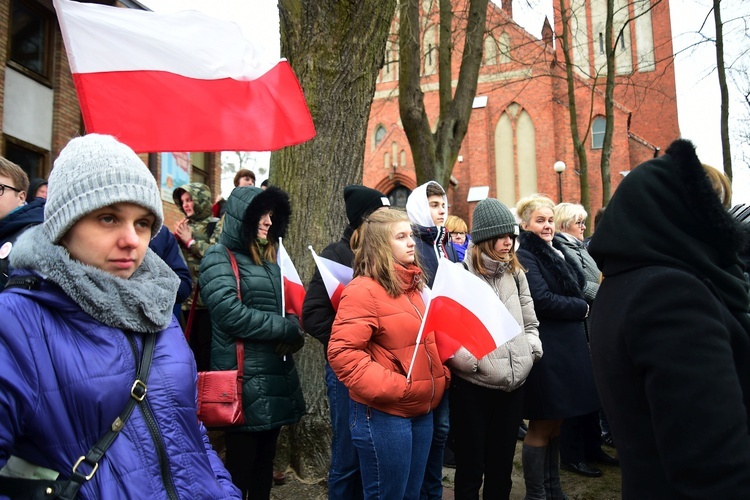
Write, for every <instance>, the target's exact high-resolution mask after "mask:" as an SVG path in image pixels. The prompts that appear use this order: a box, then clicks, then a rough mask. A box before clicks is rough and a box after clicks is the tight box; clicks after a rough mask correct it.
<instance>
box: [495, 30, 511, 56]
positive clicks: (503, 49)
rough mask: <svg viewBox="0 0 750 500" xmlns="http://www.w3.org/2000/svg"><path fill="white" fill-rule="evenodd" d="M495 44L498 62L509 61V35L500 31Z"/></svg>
mask: <svg viewBox="0 0 750 500" xmlns="http://www.w3.org/2000/svg"><path fill="white" fill-rule="evenodd" d="M497 46H498V50H499V52H500V53H499V54H498V63H500V64H505V63H509V62H510V35H509V34H507V33H502V34H501V35H500V38H499V39H498V40H497Z"/></svg>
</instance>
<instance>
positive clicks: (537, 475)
mask: <svg viewBox="0 0 750 500" xmlns="http://www.w3.org/2000/svg"><path fill="white" fill-rule="evenodd" d="M546 454H547V447H546V446H529V445H527V444H526V443H524V445H523V451H522V452H521V464H522V465H523V480H524V482H525V483H526V496H525V497H524V500H546V498H547V496H546V494H545V492H544V469H545V456H546Z"/></svg>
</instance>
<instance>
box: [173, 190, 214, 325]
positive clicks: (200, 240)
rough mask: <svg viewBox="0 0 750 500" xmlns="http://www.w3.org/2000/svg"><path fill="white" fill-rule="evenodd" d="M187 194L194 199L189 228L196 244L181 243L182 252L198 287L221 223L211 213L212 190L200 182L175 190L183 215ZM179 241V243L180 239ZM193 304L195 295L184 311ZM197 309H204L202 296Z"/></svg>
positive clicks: (186, 303) (176, 199) (190, 298)
mask: <svg viewBox="0 0 750 500" xmlns="http://www.w3.org/2000/svg"><path fill="white" fill-rule="evenodd" d="M185 192H188V193H190V196H192V197H193V210H194V214H193V215H192V216H191V217H189V218H188V227H190V231H192V233H193V239H194V240H195V243H193V244H192V245H190V248H187V247H185V245H184V244H183V243H182V241H180V250H181V251H182V256H183V257H185V261H186V262H187V265H188V268H189V269H190V275H191V276H192V278H193V283H194V286H197V283H198V275H199V268H200V265H201V260H202V259H203V255H204V254H205V253H206V250H208V248H209V247H210V246H211V245H214V244H216V242H217V241H218V240H219V235H220V234H221V221H220V220H219V219H217V218H215V217H213V214H212V213H211V205H212V203H211V190H210V189H209V187H208V186H206V185H205V184H201V183H200V182H191V183H190V184H185V185H183V186H180V187H178V188H177V189H175V190H174V192H173V193H172V198H173V199H174V202H175V204H176V205H177V206H178V207H179V208H180V211H182V213H185V211H184V210H183V209H182V202H181V197H182V195H183V194H184V193H185ZM177 240H178V241H179V238H178V239H177ZM192 303H193V294H190V297H189V298H188V299H187V300H186V301H185V302H183V303H182V310H183V311H189V310H190V306H191V305H192ZM197 307H200V308H203V307H204V306H203V301H202V300H201V298H200V296H198V305H197Z"/></svg>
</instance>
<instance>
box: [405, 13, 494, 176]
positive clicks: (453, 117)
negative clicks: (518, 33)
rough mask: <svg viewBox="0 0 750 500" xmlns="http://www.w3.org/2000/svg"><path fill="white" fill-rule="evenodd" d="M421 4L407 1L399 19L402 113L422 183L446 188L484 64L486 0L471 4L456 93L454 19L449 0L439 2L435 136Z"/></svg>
mask: <svg viewBox="0 0 750 500" xmlns="http://www.w3.org/2000/svg"><path fill="white" fill-rule="evenodd" d="M421 3H422V2H421V1H420V0H403V1H402V3H401V8H400V16H399V17H400V19H399V35H398V39H399V75H400V77H399V111H400V114H401V121H402V123H403V124H404V132H405V133H406V137H407V139H408V141H409V146H410V147H411V152H412V157H413V159H414V167H415V170H416V174H417V182H418V183H420V184H421V183H424V182H426V181H428V180H433V179H434V180H437V181H438V182H439V183H441V184H442V185H443V186H447V185H448V183H449V181H450V177H451V173H452V172H453V165H454V164H455V162H456V159H457V158H458V152H459V150H460V149H461V142H462V141H463V139H464V137H465V136H466V131H467V130H468V127H469V118H470V117H471V107H472V103H473V102H474V96H475V94H476V91H477V80H478V76H479V67H480V65H481V63H482V50H483V47H484V33H485V25H486V19H487V0H468V12H467V15H466V19H465V28H463V29H462V33H463V34H464V35H465V36H462V37H461V38H462V39H463V48H462V56H461V67H460V70H459V74H458V82H457V84H456V92H455V95H454V93H453V88H452V79H453V77H452V57H453V50H454V44H453V25H454V15H453V10H452V5H451V1H450V0H439V34H440V40H439V44H438V61H439V66H438V73H439V76H438V80H439V90H438V92H439V99H440V114H439V117H438V118H437V123H436V126H435V132H434V133H433V132H432V127H431V126H430V120H429V117H428V116H427V112H426V110H425V104H424V93H423V92H422V88H421V75H422V72H421V69H422V51H421V50H420V46H421V39H422V36H421V34H422V31H421V30H420V11H419V8H420V4H421Z"/></svg>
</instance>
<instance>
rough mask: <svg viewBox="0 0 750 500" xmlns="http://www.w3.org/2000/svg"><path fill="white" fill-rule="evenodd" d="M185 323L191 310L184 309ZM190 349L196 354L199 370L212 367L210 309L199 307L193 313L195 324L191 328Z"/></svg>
mask: <svg viewBox="0 0 750 500" xmlns="http://www.w3.org/2000/svg"><path fill="white" fill-rule="evenodd" d="M182 313H183V314H184V320H185V325H186V327H187V320H188V315H189V313H190V311H182ZM189 344H190V349H192V350H193V356H195V364H196V366H197V367H198V371H199V372H207V371H209V370H210V369H211V316H210V315H209V314H208V309H198V308H197V307H196V309H195V312H194V313H193V326H192V328H191V329H190V341H189Z"/></svg>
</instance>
